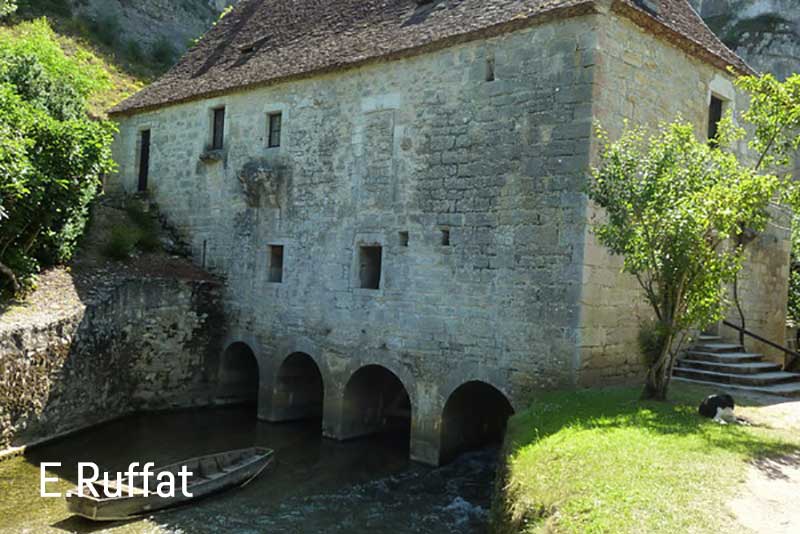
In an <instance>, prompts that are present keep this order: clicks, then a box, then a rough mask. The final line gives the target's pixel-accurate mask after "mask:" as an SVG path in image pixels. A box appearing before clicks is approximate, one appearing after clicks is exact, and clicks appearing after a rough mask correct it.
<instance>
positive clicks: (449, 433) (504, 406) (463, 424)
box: [441, 381, 514, 463]
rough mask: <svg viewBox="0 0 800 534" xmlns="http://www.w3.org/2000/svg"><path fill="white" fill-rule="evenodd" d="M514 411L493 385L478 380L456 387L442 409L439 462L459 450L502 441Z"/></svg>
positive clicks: (451, 456)
mask: <svg viewBox="0 0 800 534" xmlns="http://www.w3.org/2000/svg"><path fill="white" fill-rule="evenodd" d="M513 413H514V409H513V408H512V407H511V403H509V402H508V399H507V398H506V396H505V395H503V393H501V392H500V391H499V390H498V389H497V388H495V387H494V386H490V385H489V384H487V383H485V382H478V381H473V382H467V383H465V384H462V385H461V386H459V387H458V388H457V389H456V390H455V391H454V392H453V393H452V394H451V395H450V398H449V399H447V402H446V403H445V405H444V410H443V412H442V445H441V451H442V452H441V461H442V463H445V462H448V461H450V460H452V459H453V458H455V457H456V456H458V455H459V454H460V453H462V452H465V451H468V450H474V449H479V448H482V447H486V446H488V445H494V444H498V445H499V444H500V443H502V441H503V436H504V435H505V432H506V423H507V422H508V418H509V417H510V416H511V415H512V414H513Z"/></svg>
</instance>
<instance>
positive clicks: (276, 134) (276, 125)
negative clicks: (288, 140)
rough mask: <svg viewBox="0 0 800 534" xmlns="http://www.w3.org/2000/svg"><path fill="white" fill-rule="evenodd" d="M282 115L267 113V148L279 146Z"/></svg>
mask: <svg viewBox="0 0 800 534" xmlns="http://www.w3.org/2000/svg"><path fill="white" fill-rule="evenodd" d="M282 121H283V116H282V114H281V113H270V114H269V140H268V143H267V146H268V147H269V148H277V147H279V146H281V123H282Z"/></svg>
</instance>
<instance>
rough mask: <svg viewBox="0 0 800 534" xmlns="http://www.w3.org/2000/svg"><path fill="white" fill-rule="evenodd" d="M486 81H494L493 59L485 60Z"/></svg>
mask: <svg viewBox="0 0 800 534" xmlns="http://www.w3.org/2000/svg"><path fill="white" fill-rule="evenodd" d="M486 81H487V82H493V81H494V57H488V58H486Z"/></svg>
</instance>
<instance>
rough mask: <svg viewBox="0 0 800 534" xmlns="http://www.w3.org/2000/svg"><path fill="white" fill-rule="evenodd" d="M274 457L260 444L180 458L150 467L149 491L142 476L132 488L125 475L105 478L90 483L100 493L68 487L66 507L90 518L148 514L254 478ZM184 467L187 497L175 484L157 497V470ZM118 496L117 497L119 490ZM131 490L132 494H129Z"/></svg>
mask: <svg viewBox="0 0 800 534" xmlns="http://www.w3.org/2000/svg"><path fill="white" fill-rule="evenodd" d="M273 460H274V451H273V450H271V449H263V448H260V447H251V448H249V449H239V450H235V451H228V452H221V453H217V454H210V455H208V456H201V457H199V458H191V459H189V460H184V461H182V462H177V463H174V464H170V465H166V466H164V467H158V468H155V469H154V470H153V473H154V475H153V476H151V477H150V479H149V482H148V486H149V487H150V490H151V491H150V493H149V494H148V495H145V492H144V490H143V489H142V487H141V486H142V485H143V484H142V477H141V476H140V477H137V478H136V483H135V485H134V487H133V488H131V487H130V486H129V485H127V479H122V481H121V482H122V484H121V486H118V484H117V481H116V480H114V481H113V482H109V483H108V485H105V484H104V483H103V482H102V481H101V482H94V483H92V485H93V487H94V488H95V490H96V491H97V494H98V495H99V496H100V497H99V498H98V497H94V496H92V495H85V494H86V493H89V492H87V491H84V495H81V494H80V493H79V492H78V488H77V487H76V488H75V489H73V490H71V491H69V492H68V493H67V495H66V499H67V509H68V510H69V511H70V512H71V513H73V514H77V515H80V516H83V517H86V518H88V519H91V520H93V521H120V520H125V519H131V518H134V517H136V516H139V515H142V514H149V513H152V512H155V511H157V510H162V509H164V508H169V507H173V506H178V505H181V504H186V503H187V502H189V501H193V500H197V499H199V498H202V497H205V496H207V495H211V494H212V493H217V492H219V491H223V490H226V489H228V488H232V487H235V486H243V485H245V484H247V483H248V482H250V481H251V480H253V479H254V478H256V477H257V476H258V475H259V474H261V472H262V471H264V470H265V469H266V468H267V467H268V466H269V465H271V464H272V461H273ZM184 466H185V467H186V468H187V469H188V470H189V471H190V472H191V473H192V476H191V477H189V480H188V484H187V490H188V493H191V494H192V496H191V497H187V496H186V495H184V494H183V492H182V491H180V490H181V488H180V485H178V487H177V491H176V492H175V495H174V496H172V497H160V496H158V494H157V493H155V492H154V491H153V488H155V484H156V482H155V481H156V476H157V475H158V473H162V472H165V471H167V472H170V473H172V474H173V475H175V476H176V478H177V475H178V472H179V471H180V470H181V469H182V468H183V467H184ZM120 489H121V490H122V496H121V497H117V496H116V495H117V494H118V493H119V490H120ZM131 493H132V494H133V495H132V496H131Z"/></svg>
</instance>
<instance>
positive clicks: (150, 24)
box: [72, 0, 237, 59]
mask: <svg viewBox="0 0 800 534" xmlns="http://www.w3.org/2000/svg"><path fill="white" fill-rule="evenodd" d="M236 1H237V0H136V1H135V2H131V1H130V0H72V12H73V14H74V15H78V16H81V17H83V18H86V19H88V20H89V21H92V22H94V23H95V24H97V25H99V26H105V27H106V28H107V29H108V30H109V31H114V32H119V35H118V38H119V39H120V41H121V42H123V43H126V44H127V45H128V46H135V47H138V48H139V49H141V50H142V51H144V52H145V53H146V52H147V51H149V50H153V48H154V47H155V46H161V47H164V46H166V45H169V47H170V48H171V50H172V51H173V54H175V55H176V56H177V55H178V54H181V53H183V51H184V50H186V49H187V48H188V46H189V45H190V43H191V42H192V41H193V40H194V39H196V38H198V37H200V36H201V35H202V34H203V33H205V31H206V30H208V28H210V27H211V25H212V24H213V23H214V21H216V20H217V18H218V17H219V15H220V13H222V11H223V10H224V9H225V8H227V7H228V6H229V5H232V4H235V3H236ZM174 59H177V57H176V58H174Z"/></svg>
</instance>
